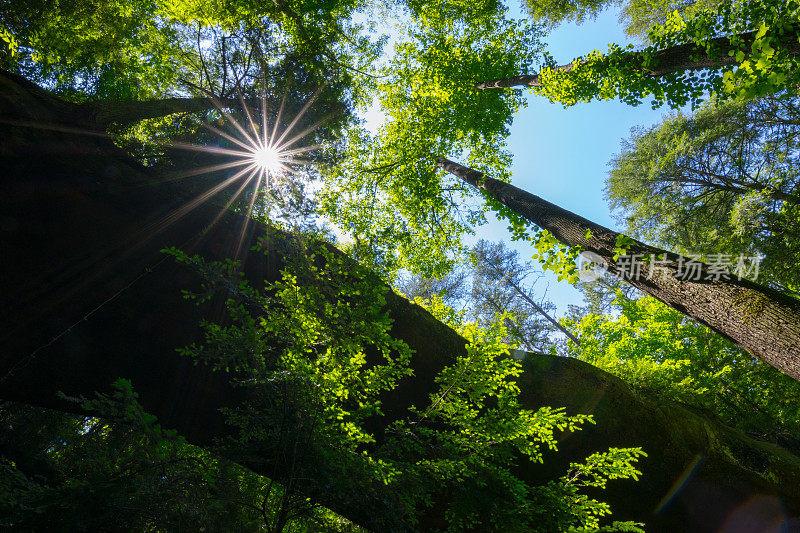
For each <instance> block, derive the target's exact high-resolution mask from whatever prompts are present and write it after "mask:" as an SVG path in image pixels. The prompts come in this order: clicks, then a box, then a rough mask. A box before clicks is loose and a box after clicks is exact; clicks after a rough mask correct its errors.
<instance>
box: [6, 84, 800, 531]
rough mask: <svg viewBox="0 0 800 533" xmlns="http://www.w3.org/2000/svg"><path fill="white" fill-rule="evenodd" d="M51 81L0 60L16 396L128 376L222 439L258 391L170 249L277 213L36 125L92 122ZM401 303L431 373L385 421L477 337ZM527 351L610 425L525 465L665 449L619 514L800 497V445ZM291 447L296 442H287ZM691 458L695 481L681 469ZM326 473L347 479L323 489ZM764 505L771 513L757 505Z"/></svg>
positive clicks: (525, 378) (147, 402) (223, 250)
mask: <svg viewBox="0 0 800 533" xmlns="http://www.w3.org/2000/svg"><path fill="white" fill-rule="evenodd" d="M40 92H41V91H39V90H38V89H37V88H35V87H34V86H31V85H30V84H27V83H24V81H22V80H19V79H16V78H14V77H9V76H6V75H2V73H0V167H1V168H0V180H2V181H0V188H1V189H2V190H0V202H2V206H1V207H2V208H0V232H2V238H0V254H1V255H2V257H3V258H4V259H5V261H2V262H0V323H2V326H3V327H2V330H0V341H1V342H2V346H3V350H2V352H0V372H2V377H1V378H0V398H2V399H5V400H11V401H20V402H25V403H29V404H33V405H40V406H47V407H52V408H56V409H62V410H74V409H76V406H75V405H74V404H72V403H69V402H65V401H63V400H61V399H59V397H58V396H57V395H56V393H57V392H58V391H63V392H64V393H66V394H68V395H72V396H79V395H84V396H87V397H90V396H92V395H93V394H94V392H95V391H107V390H108V387H109V383H111V382H112V381H113V380H115V379H117V378H119V377H125V378H128V379H130V380H131V381H132V383H133V387H134V390H136V391H137V392H138V393H139V395H140V398H139V399H140V401H141V403H142V405H143V406H144V408H145V409H146V410H147V411H149V412H151V413H153V414H154V415H156V416H158V418H159V420H160V422H161V423H162V424H163V425H164V427H169V428H174V429H176V430H177V431H178V432H180V433H181V434H183V435H184V436H186V437H187V439H188V440H189V441H190V442H192V443H194V444H197V445H200V446H209V445H211V444H212V443H213V442H214V440H215V439H218V438H220V437H224V436H226V435H229V434H230V433H231V432H232V431H234V429H233V428H231V427H229V426H227V425H226V424H225V422H224V419H223V417H222V416H221V415H220V413H219V408H221V407H225V406H232V405H236V404H237V403H238V402H240V401H241V400H242V399H243V398H242V395H243V391H242V389H235V388H233V387H232V386H231V385H230V384H229V383H228V381H227V379H226V375H224V374H220V373H215V372H212V371H210V370H209V369H207V368H205V367H202V366H194V365H192V363H191V362H190V361H189V360H187V359H186V358H183V357H181V356H179V355H178V354H177V353H176V351H175V349H176V348H180V347H183V346H186V345H188V344H190V343H192V342H198V341H201V340H202V336H203V333H202V329H201V328H200V326H199V324H200V320H201V319H207V320H211V321H219V320H220V319H221V314H222V313H221V309H220V306H218V305H217V302H210V303H208V304H204V306H202V307H197V306H195V305H194V304H193V303H191V302H188V301H186V300H184V299H183V298H181V289H184V288H188V289H192V288H195V287H197V285H198V283H199V280H198V276H197V274H196V273H195V272H193V271H192V270H190V269H188V268H186V267H183V266H180V265H177V264H175V263H174V262H173V261H172V260H171V259H166V260H165V259H164V256H163V254H161V253H160V252H159V250H160V249H162V248H164V247H165V246H173V245H174V246H177V247H179V248H182V249H184V250H186V251H187V252H189V253H199V254H201V255H203V256H205V257H207V258H208V259H209V260H216V259H224V258H226V257H232V256H233V253H234V250H235V249H236V247H237V246H236V245H237V242H238V240H239V236H240V235H241V232H242V231H243V230H244V229H245V228H246V230H247V234H246V245H245V246H244V247H242V249H243V250H248V248H249V246H247V244H253V243H255V242H256V241H257V240H258V239H259V238H260V237H263V236H264V235H265V233H266V232H267V228H265V227H264V226H262V225H259V224H255V223H252V222H249V223H248V221H247V220H245V219H244V218H243V217H241V216H239V215H236V214H233V213H225V214H223V215H222V216H221V217H220V218H219V221H218V222H217V223H216V224H213V225H212V224H211V223H212V221H214V220H215V219H216V218H217V216H218V215H219V214H220V210H219V208H218V207H217V206H213V205H209V204H201V205H198V206H197V207H196V208H195V209H193V210H191V211H189V212H187V213H185V214H183V216H177V215H176V214H175V210H176V209H177V208H180V207H182V206H184V205H185V203H186V200H187V199H188V198H189V197H190V196H189V195H188V194H187V193H186V190H185V189H184V188H183V187H185V184H184V183H183V182H175V181H170V180H165V179H161V178H160V177H159V176H156V175H153V173H152V172H149V171H147V170H146V169H144V168H142V167H140V166H139V165H138V164H137V163H136V162H135V161H133V160H131V159H130V158H128V157H127V156H126V155H125V154H123V153H122V152H121V151H120V150H119V149H117V148H116V147H115V146H114V145H113V144H112V143H111V142H110V141H109V140H108V139H106V138H104V137H102V136H89V135H86V136H84V135H80V134H76V133H68V132H67V131H64V130H66V128H62V129H61V130H59V129H58V128H49V129H48V128H44V127H41V128H35V129H34V128H29V127H24V126H20V124H30V123H35V124H39V125H44V126H46V125H53V124H56V125H59V126H65V125H66V126H69V127H71V128H73V129H74V126H75V124H77V123H78V122H80V121H86V122H88V121H89V119H88V117H87V116H84V117H82V118H81V117H77V118H76V115H75V114H74V113H73V108H72V106H70V105H68V104H64V103H63V102H59V101H58V100H56V99H55V98H52V97H48V98H44V97H42V98H39V97H38V96H40ZM42 94H46V93H42ZM76 121H77V122H76ZM269 243H272V244H271V245H270V244H269ZM267 248H268V249H269V253H266V254H262V253H249V254H247V255H245V256H243V257H239V259H240V260H241V261H242V265H243V272H244V274H245V276H246V278H247V279H248V280H250V282H251V284H253V285H254V286H256V287H257V286H259V284H260V283H261V280H265V279H266V280H273V279H276V277H277V276H278V275H279V270H280V268H281V266H282V253H283V251H282V248H281V245H280V244H278V243H276V242H274V241H270V240H267ZM387 311H388V312H389V314H390V316H391V317H392V318H393V320H394V322H393V326H392V333H393V335H395V336H396V337H397V338H400V339H402V340H404V341H405V342H406V343H408V344H409V346H411V348H412V349H414V350H415V355H414V358H413V360H412V366H413V369H414V376H413V377H412V378H407V379H405V380H403V381H402V382H401V383H400V385H399V386H398V388H397V389H395V390H393V391H391V392H390V393H388V394H386V396H385V397H384V398H383V410H384V413H385V414H386V416H385V417H384V418H381V419H376V420H374V421H373V423H372V428H371V429H372V431H374V432H375V434H376V435H377V436H380V432H381V429H382V427H384V425H385V423H386V421H387V420H389V419H393V418H397V417H401V416H405V415H406V414H407V409H408V407H409V406H410V405H418V406H419V405H425V403H426V402H427V401H428V395H429V394H430V393H431V392H432V391H433V390H435V387H436V384H435V382H434V377H435V376H436V375H437V374H438V372H439V371H440V370H441V369H442V367H443V366H445V365H447V364H449V363H451V362H453V361H454V359H455V358H456V357H457V356H459V355H462V354H464V353H465V351H464V349H465V348H464V347H465V341H464V339H463V338H461V337H460V336H458V335H457V334H456V333H455V332H453V331H452V330H450V329H449V328H447V327H446V326H444V325H442V324H441V323H439V322H437V321H436V320H434V319H433V318H432V317H431V315H430V314H428V313H427V312H426V311H424V310H422V309H421V308H419V307H418V306H415V305H413V304H411V303H410V302H408V301H407V300H405V299H404V298H401V297H399V296H397V295H394V294H392V293H390V294H388V296H387ZM524 365H525V372H524V374H523V375H522V376H521V377H520V379H519V385H520V388H521V390H522V393H521V398H520V400H521V401H522V402H523V405H525V406H526V407H527V408H530V409H536V408H538V407H540V406H543V405H555V406H564V407H566V408H567V410H568V412H570V413H577V412H584V413H592V414H593V415H594V416H595V420H596V421H597V425H596V426H589V427H587V428H586V429H584V430H582V431H580V432H577V433H574V434H563V435H561V439H560V442H559V448H560V450H559V452H558V453H556V454H554V453H551V452H547V454H546V458H545V463H544V464H543V465H538V464H536V465H534V464H526V463H524V462H520V467H519V468H520V470H519V475H520V476H521V477H522V479H525V480H527V481H528V482H530V483H535V484H540V483H543V482H545V481H546V480H549V479H553V478H554V477H557V476H560V475H562V474H564V473H565V472H566V470H567V468H568V467H569V462H570V461H580V460H582V459H584V458H585V457H587V456H588V455H590V454H591V453H593V452H595V451H598V450H604V449H607V448H608V447H609V446H642V447H643V448H644V449H645V450H646V451H647V452H648V454H649V457H648V458H646V459H645V460H643V461H642V462H641V463H640V467H641V469H642V470H643V471H644V475H643V477H642V479H641V480H640V481H639V482H636V483H634V482H633V481H621V482H620V481H618V482H612V483H611V484H610V485H609V488H608V489H607V490H605V491H603V492H601V493H600V494H598V496H599V497H600V498H601V499H604V500H606V501H609V502H610V504H611V505H612V508H613V509H614V512H615V515H614V516H615V519H618V520H628V519H635V520H639V521H643V522H646V523H648V526H649V531H678V530H687V529H689V530H692V531H706V530H708V531H711V530H716V529H718V528H719V527H721V526H722V525H723V524H724V523H726V520H729V519H730V518H731V516H734V515H735V514H736V513H738V516H740V517H741V518H742V519H748V518H750V519H752V520H754V521H755V523H756V524H760V523H761V524H766V523H768V522H769V523H771V521H772V520H774V519H775V516H777V514H778V513H783V514H784V515H786V514H787V513H789V514H790V515H791V516H796V515H798V514H800V459H799V458H798V457H796V456H794V455H792V454H791V453H789V452H787V451H786V450H784V449H783V448H780V447H778V446H775V445H773V444H767V443H763V442H759V441H755V440H753V439H750V438H748V437H746V436H744V435H742V434H741V433H739V432H737V431H734V430H732V429H730V428H727V427H725V426H723V425H720V424H718V423H715V422H713V421H711V420H708V419H706V418H704V417H702V416H700V415H698V414H696V413H693V412H691V411H688V410H686V409H685V408H683V407H681V406H678V405H676V404H672V403H664V402H658V403H657V402H655V401H653V400H651V399H648V398H644V397H640V396H639V395H637V394H635V393H633V392H632V391H631V389H630V388H629V387H628V386H627V385H626V384H625V383H623V382H622V381H620V380H619V379H617V378H615V377H613V376H611V375H609V374H607V373H605V372H602V371H600V370H598V369H596V368H594V367H592V366H590V365H587V364H585V363H582V362H580V361H577V360H574V359H564V358H559V357H553V356H548V355H531V356H529V357H528V358H527V359H526V360H525V362H524ZM312 452H313V450H305V453H312ZM257 454H258V450H253V455H257ZM291 454H292V450H291V449H289V448H287V449H286V450H284V451H282V453H281V454H277V455H276V456H278V457H282V458H285V457H291ZM274 457H275V456H272V455H267V456H264V457H262V460H260V461H258V462H252V461H251V462H247V461H245V462H243V464H245V465H247V466H250V467H251V468H253V469H254V470H255V471H257V472H260V473H262V474H265V475H268V476H273V477H274V478H275V479H277V480H278V481H281V480H284V481H286V480H287V476H288V477H289V478H290V479H292V478H291V472H288V471H287V468H288V467H287V461H285V460H280V461H278V460H275V459H274ZM239 460H240V461H241V459H239ZM317 460H318V462H317V463H314V464H316V465H317V470H316V471H314V476H315V477H316V479H317V481H318V483H317V484H315V485H313V486H309V485H307V484H304V483H306V482H305V481H302V482H301V481H298V480H297V479H294V480H293V482H294V483H296V484H297V485H296V487H297V489H298V490H299V491H300V492H303V493H306V494H309V495H310V496H313V497H314V499H315V500H317V501H319V502H320V503H321V504H323V505H326V506H328V507H330V508H331V509H333V510H334V511H336V512H338V513H339V514H341V515H343V516H345V517H347V518H349V519H351V520H353V521H355V522H356V523H359V524H362V525H364V526H365V527H368V528H369V529H372V530H376V531H407V530H412V529H415V528H412V527H411V526H410V525H409V521H408V520H409V517H407V516H403V515H402V513H401V511H400V509H401V507H400V506H399V505H398V504H397V501H396V498H395V497H394V496H393V495H392V494H391V492H390V491H387V490H386V488H385V487H383V486H375V485H372V484H369V483H365V482H363V480H362V479H361V478H360V476H359V474H358V472H359V464H358V463H357V462H355V461H356V459H354V462H353V463H352V464H349V465H348V468H347V469H346V470H343V469H342V467H341V465H335V464H327V463H326V458H325V457H324V456H320V457H317ZM682 475H685V482H684V483H683V484H682V485H675V481H676V480H677V479H679V478H681V476H682ZM326 482H330V486H333V487H337V490H336V491H328V492H324V491H323V492H320V491H318V490H316V489H314V486H318V485H319V484H323V485H324V484H325V483H326ZM673 485H674V486H673ZM633 491H635V493H636V497H635V498H632V497H631V496H630V495H631V493H632V492H633ZM434 509H440V508H439V507H434ZM764 513H766V514H764ZM762 515H763V516H767V517H768V518H762V519H760V520H761V522H758V520H759V516H762ZM418 518H420V524H419V526H418V528H419V529H423V530H429V529H432V528H433V527H436V526H441V525H442V524H443V523H444V522H443V520H444V519H443V517H442V516H440V515H437V514H436V511H435V510H433V511H430V512H429V513H428V514H424V515H421V516H419V517H418ZM787 520H788V518H787Z"/></svg>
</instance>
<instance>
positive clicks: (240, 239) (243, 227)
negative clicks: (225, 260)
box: [233, 176, 261, 258]
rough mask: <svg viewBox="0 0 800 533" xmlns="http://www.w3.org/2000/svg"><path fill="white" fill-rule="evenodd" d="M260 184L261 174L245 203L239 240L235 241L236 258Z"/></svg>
mask: <svg viewBox="0 0 800 533" xmlns="http://www.w3.org/2000/svg"><path fill="white" fill-rule="evenodd" d="M260 186H261V176H259V177H258V179H257V180H256V184H255V185H254V186H253V195H252V196H251V197H250V203H249V204H248V205H247V214H246V215H245V218H244V224H242V233H241V235H239V242H238V243H236V252H235V253H234V255H233V257H234V258H238V257H239V252H241V251H242V245H243V244H244V239H245V237H246V236H247V228H248V227H249V226H250V215H251V214H252V213H253V205H255V203H256V195H257V194H258V188H259V187H260Z"/></svg>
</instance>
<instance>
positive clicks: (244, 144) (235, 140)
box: [198, 121, 253, 150]
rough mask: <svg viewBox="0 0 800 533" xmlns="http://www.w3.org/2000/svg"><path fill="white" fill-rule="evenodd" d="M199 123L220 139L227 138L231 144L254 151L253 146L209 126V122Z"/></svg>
mask: <svg viewBox="0 0 800 533" xmlns="http://www.w3.org/2000/svg"><path fill="white" fill-rule="evenodd" d="M198 122H199V123H200V125H201V126H203V127H204V128H205V129H207V130H209V131H211V132H213V133H216V134H217V135H219V136H220V137H225V138H226V139H228V140H229V141H231V142H234V143H236V144H238V145H239V146H241V147H242V148H244V149H245V150H252V149H253V147H252V145H250V144H247V143H246V142H243V141H240V140H239V139H237V138H236V137H234V136H233V135H230V134H228V133H225V132H224V131H222V130H220V129H219V128H216V127H214V126H212V125H211V124H209V123H208V122H203V121H198Z"/></svg>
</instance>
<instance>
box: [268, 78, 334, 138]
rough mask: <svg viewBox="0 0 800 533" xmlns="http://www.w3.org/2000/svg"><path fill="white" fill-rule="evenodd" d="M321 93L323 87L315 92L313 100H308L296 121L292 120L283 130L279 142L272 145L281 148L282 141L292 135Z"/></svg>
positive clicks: (296, 116) (312, 96)
mask: <svg viewBox="0 0 800 533" xmlns="http://www.w3.org/2000/svg"><path fill="white" fill-rule="evenodd" d="M321 93H322V87H320V88H319V89H317V90H316V91H314V94H312V95H311V98H309V99H308V101H307V102H306V103H305V104H304V105H303V107H302V109H300V111H299V112H298V113H297V115H295V117H294V119H292V121H291V122H290V123H289V125H288V126H287V127H286V129H285V130H283V133H282V134H281V136H280V137H278V140H277V141H275V142H274V143H272V144H274V145H276V146H280V144H281V141H282V140H283V139H284V137H286V136H287V135H288V134H289V133H291V131H292V129H294V127H295V126H296V125H297V122H298V121H299V120H300V119H301V118H303V115H305V114H306V111H308V108H309V107H311V104H313V103H314V102H315V101H316V99H317V98H318V97H319V95H320V94H321Z"/></svg>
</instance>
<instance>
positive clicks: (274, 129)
mask: <svg viewBox="0 0 800 533" xmlns="http://www.w3.org/2000/svg"><path fill="white" fill-rule="evenodd" d="M287 93H288V89H287V90H286V91H284V92H283V97H281V106H280V107H279V108H278V116H277V117H276V118H275V124H274V125H273V127H272V135H270V136H269V145H270V146H272V145H273V144H275V143H274V142H273V141H274V140H275V134H276V133H277V131H278V125H279V124H280V123H281V117H282V116H283V106H284V105H286V95H287Z"/></svg>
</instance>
